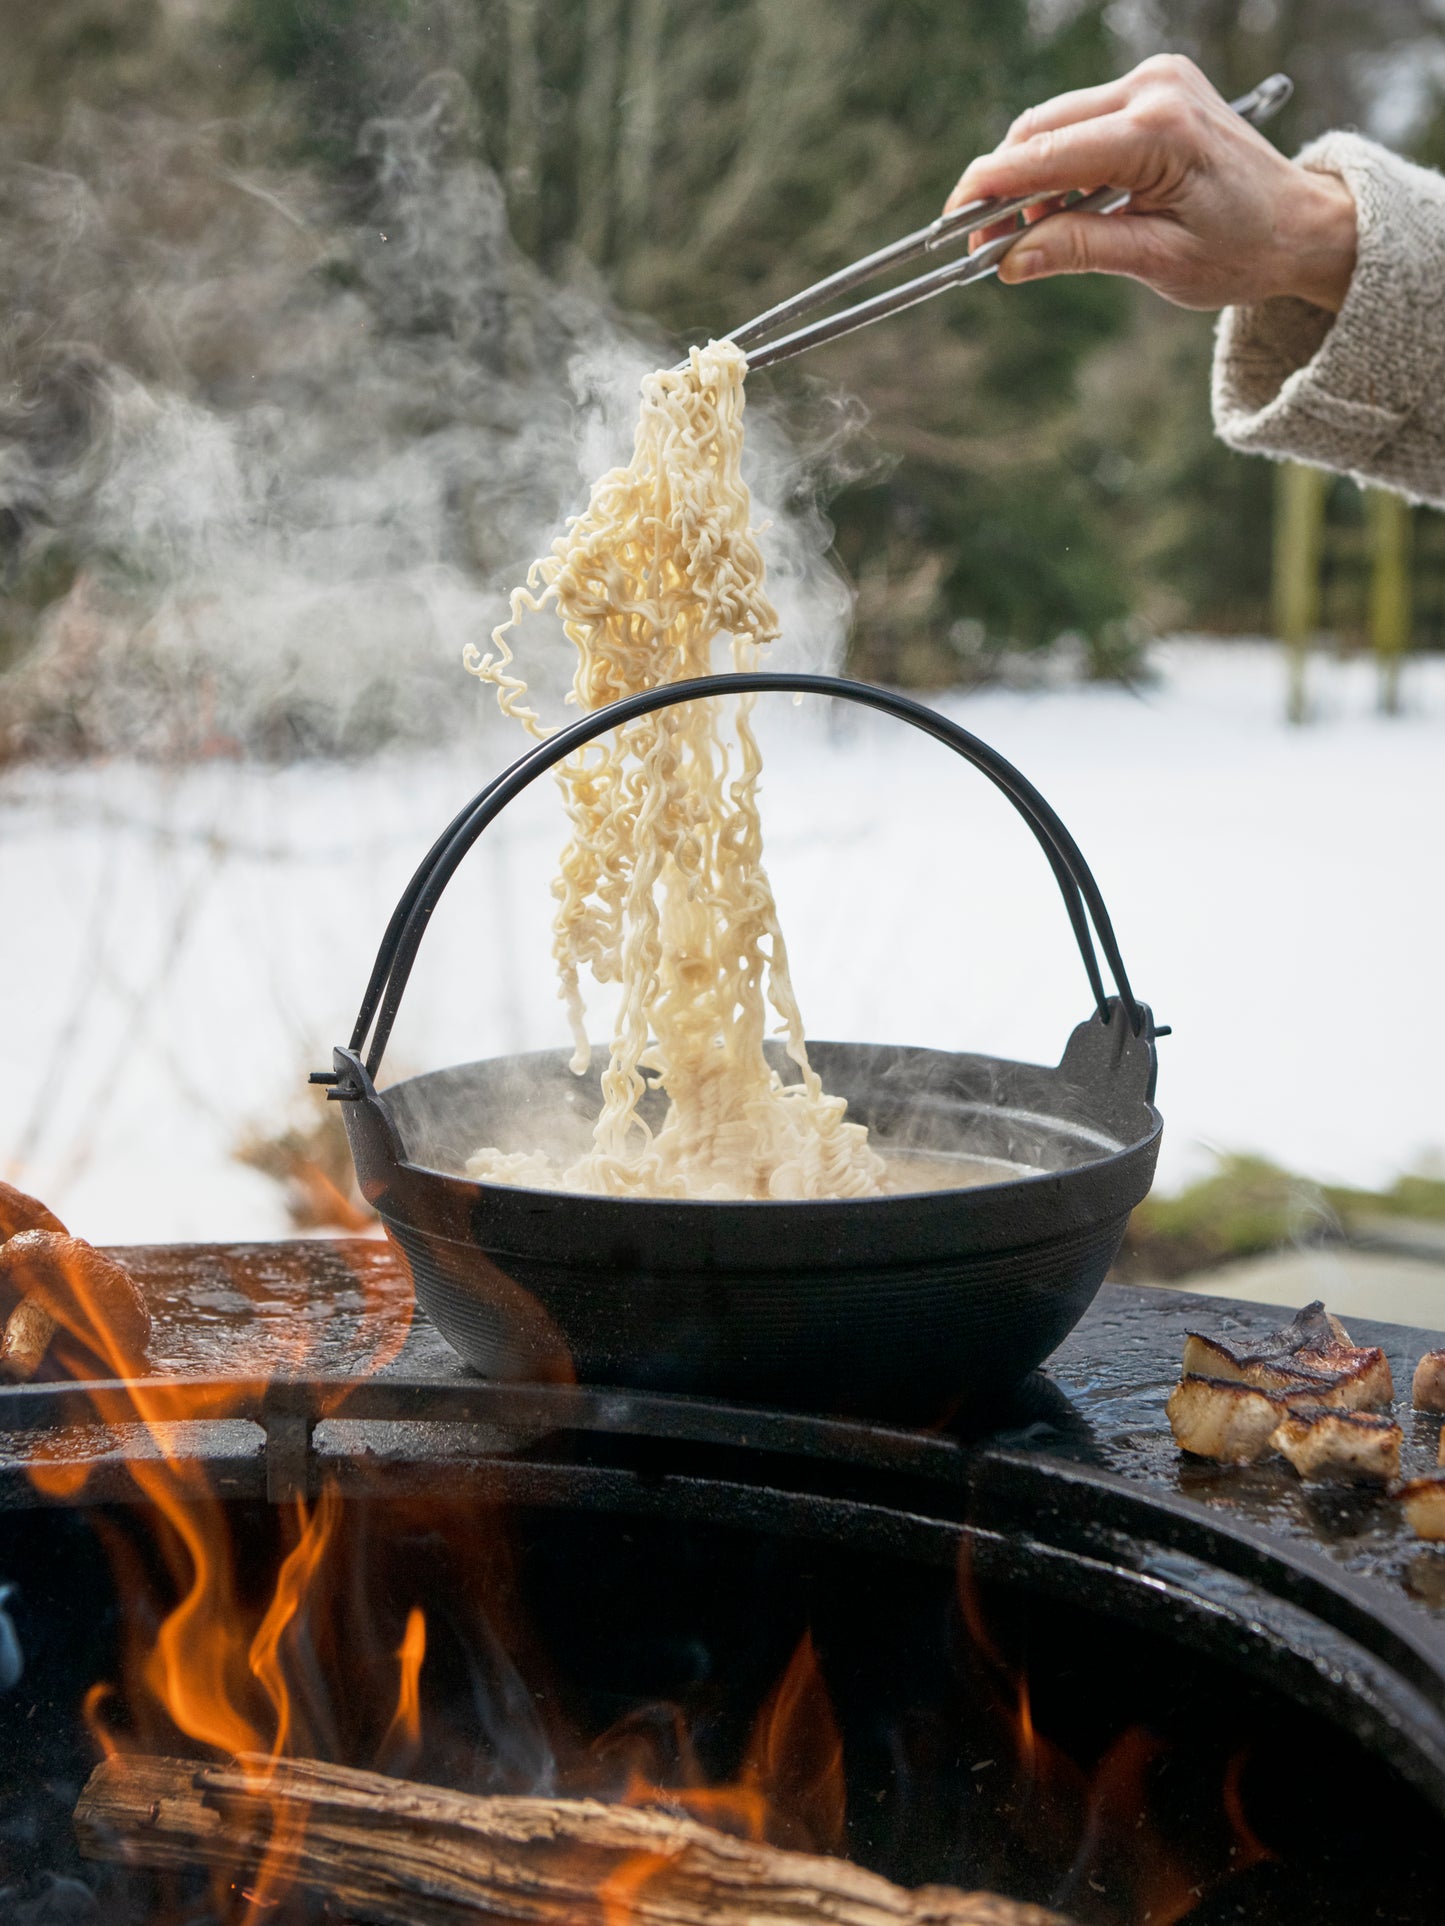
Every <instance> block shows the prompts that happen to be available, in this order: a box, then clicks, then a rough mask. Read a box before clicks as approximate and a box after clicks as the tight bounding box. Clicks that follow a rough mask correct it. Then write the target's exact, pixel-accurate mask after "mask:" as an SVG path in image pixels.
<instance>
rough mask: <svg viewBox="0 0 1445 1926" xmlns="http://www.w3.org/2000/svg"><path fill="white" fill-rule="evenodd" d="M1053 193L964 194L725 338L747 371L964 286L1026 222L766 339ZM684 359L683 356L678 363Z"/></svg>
mask: <svg viewBox="0 0 1445 1926" xmlns="http://www.w3.org/2000/svg"><path fill="white" fill-rule="evenodd" d="M1293 92H1294V82H1293V81H1292V80H1291V79H1290V78H1289V76H1288V74H1271V75H1270V77H1269V79H1268V80H1262V81H1261V82H1260V83H1259V85H1258V86H1257V87H1255V88H1253V89H1252V90H1251V91H1250V92H1249V93H1247V94H1242V95H1241V96H1240V98H1239V99H1238V100H1235V101H1231V102H1230V105H1231V106H1232V107H1233V109H1234V111H1235V113H1237V114H1239V115H1240V116H1241V117H1242V118H1243V119H1245V120H1247V121H1249V122H1250V123H1251V125H1253V126H1255V127H1258V126H1260V125H1261V124H1262V123H1263V122H1264V121H1267V120H1270V119H1272V118H1273V117H1274V115H1275V114H1277V113H1278V112H1279V110H1280V108H1281V107H1283V106H1284V104H1285V102H1286V101H1287V100H1288V99H1289V97H1290V95H1291V94H1292V93H1293ZM1057 199H1058V195H1057V194H1054V193H1050V194H1023V195H1019V196H1018V197H1017V198H1016V199H1014V200H983V201H969V202H967V203H965V205H964V206H962V207H956V208H954V210H953V212H952V213H951V214H940V215H939V217H938V219H937V220H936V221H930V222H929V224H928V226H927V227H920V228H919V229H918V230H917V231H916V232H915V233H913V234H905V235H904V236H903V238H902V239H901V240H898V241H892V242H890V243H889V245H888V246H887V247H880V248H879V249H877V251H876V252H875V253H872V254H865V255H864V256H863V258H862V260H860V261H854V262H853V263H852V265H851V266H849V267H844V268H839V269H838V271H837V273H836V274H829V275H825V276H824V278H823V279H822V280H821V281H815V282H814V283H813V285H812V286H811V287H810V288H804V289H803V291H802V293H801V294H794V295H792V296H791V297H790V298H789V299H788V300H786V301H780V302H779V303H778V304H777V306H776V307H772V308H769V309H768V310H767V312H766V314H760V315H757V316H756V317H755V318H754V319H753V320H751V321H746V322H744V323H743V325H742V327H740V328H734V329H732V331H731V332H730V333H729V334H728V335H727V336H726V337H725V338H726V339H727V340H729V341H731V342H733V343H734V344H735V345H736V346H737V347H739V348H742V349H744V350H745V351H746V353H747V357H748V369H749V372H751V371H752V370H754V369H757V368H771V367H775V366H776V365H777V363H778V362H780V361H788V360H790V359H791V358H792V356H793V355H795V354H802V352H803V351H804V349H806V348H816V347H819V346H820V345H821V344H822V343H823V342H825V341H837V340H839V339H840V338H841V337H842V336H843V335H845V334H852V333H853V332H854V331H855V330H856V329H858V328H866V327H867V326H868V324H869V323H870V322H872V321H881V320H883V319H884V317H885V316H887V315H890V314H902V313H903V311H904V309H905V308H914V307H917V306H918V304H919V302H920V301H931V300H932V299H933V297H934V296H935V295H936V294H942V293H943V292H944V290H945V289H946V288H961V287H967V286H968V284H969V283H970V282H971V281H983V280H986V279H987V278H988V276H989V275H991V274H993V273H995V272H996V271H997V269H998V264H999V262H1000V261H1001V260H1002V259H1003V257H1004V256H1005V254H1007V253H1008V251H1009V249H1010V248H1012V247H1014V246H1016V245H1017V243H1018V242H1019V241H1020V240H1022V239H1023V236H1024V234H1025V233H1026V232H1027V231H1028V230H1027V229H1026V228H1019V229H1017V230H1016V231H1015V232H1013V233H1010V234H1001V235H999V236H998V237H997V238H996V239H995V240H992V241H986V242H985V243H984V245H983V246H982V247H980V248H978V249H976V250H975V252H974V253H972V254H967V253H966V254H964V255H962V256H961V257H960V258H959V259H957V260H953V261H948V262H946V263H945V264H944V265H943V266H942V267H936V268H930V269H929V271H928V272H927V273H926V274H919V275H916V276H915V277H914V279H913V280H911V281H904V282H903V283H902V284H901V285H900V286H898V287H896V288H889V289H888V290H887V291H886V292H885V293H883V294H875V295H872V296H870V297H869V298H868V299H867V300H866V301H858V302H855V303H854V305H853V306H852V307H851V308H844V309H842V310H841V312H840V313H838V314H831V315H828V316H826V317H825V318H824V319H823V320H820V321H813V322H810V323H809V324H808V325H807V326H806V327H801V328H795V329H793V331H792V332H791V333H785V334H780V335H776V338H775V339H773V340H765V339H764V337H765V336H768V335H773V334H775V331H776V330H777V329H779V328H786V327H787V326H788V324H789V323H791V322H794V321H798V320H800V319H801V318H802V316H804V315H805V314H810V313H811V312H812V311H813V309H814V308H821V307H825V306H826V305H827V304H828V302H830V301H833V300H835V299H836V298H837V297H838V296H839V295H840V294H850V293H851V292H852V291H853V289H854V288H857V287H861V286H862V285H863V283H864V282H865V281H871V280H872V279H873V278H874V276H875V275H879V274H883V273H886V272H887V270H888V269H889V268H894V267H898V266H900V265H901V264H902V263H903V262H904V261H912V260H915V259H916V258H917V257H918V256H919V255H920V254H933V253H935V252H936V251H937V250H938V249H939V248H943V247H949V246H952V245H953V244H954V243H956V242H958V241H966V240H967V239H968V237H969V235H971V234H975V233H977V232H978V230H979V229H980V228H985V227H994V226H996V225H997V224H998V222H1000V221H1007V220H1013V219H1016V218H1017V216H1018V215H1020V214H1022V213H1024V212H1025V210H1026V209H1028V208H1030V207H1036V206H1038V205H1040V204H1041V203H1042V202H1044V201H1053V200H1057ZM1128 200H1129V195H1128V192H1127V190H1125V189H1123V188H1116V187H1100V188H1096V189H1095V190H1094V191H1093V192H1092V193H1081V195H1080V198H1079V199H1078V200H1076V201H1072V202H1070V203H1069V206H1068V211H1069V212H1070V213H1078V214H1115V213H1117V212H1118V211H1119V209H1120V208H1122V207H1124V206H1125V205H1126V204H1127V202H1128ZM1054 211H1055V212H1062V211H1063V210H1061V209H1056V210H1054ZM1039 218H1040V220H1049V219H1051V218H1052V214H1044V215H1041V216H1040V217H1039ZM1035 225H1037V223H1035ZM686 365H687V364H686V362H683V363H681V364H680V368H682V367H686Z"/></svg>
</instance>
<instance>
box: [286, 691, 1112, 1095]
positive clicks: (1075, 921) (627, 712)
mask: <svg viewBox="0 0 1445 1926" xmlns="http://www.w3.org/2000/svg"><path fill="white" fill-rule="evenodd" d="M758 694H783V695H822V696H837V697H839V698H840V699H841V700H843V701H846V702H857V703H859V704H861V705H862V706H863V707H865V708H869V709H877V710H879V711H880V712H881V713H882V714H884V715H889V716H893V717H894V718H895V719H896V720H898V721H900V722H907V723H910V724H911V725H912V726H913V727H914V728H915V729H921V730H922V731H923V733H924V734H925V735H929V736H932V737H934V738H935V740H937V741H939V742H942V743H944V744H945V745H946V746H947V747H948V748H950V749H952V750H954V751H955V752H956V753H957V754H958V755H960V756H962V757H963V758H964V760H965V761H966V762H969V763H972V764H973V766H974V768H975V769H978V770H979V771H980V772H981V773H982V774H983V775H985V776H987V777H988V779H989V781H990V782H992V783H993V784H994V786H995V787H996V788H997V789H999V790H1000V791H1001V792H1002V793H1003V794H1004V795H1005V796H1007V798H1008V799H1009V801H1010V802H1011V803H1012V804H1013V805H1014V807H1015V808H1016V809H1017V810H1018V812H1019V814H1020V815H1021V816H1022V817H1023V818H1024V820H1025V822H1026V823H1027V824H1028V825H1029V828H1030V829H1031V830H1032V831H1033V833H1034V836H1035V838H1036V839H1037V841H1038V843H1039V846H1040V848H1041V849H1042V850H1043V852H1044V854H1045V856H1046V857H1047V858H1048V861H1049V867H1050V868H1051V869H1052V870H1053V873H1054V880H1055V881H1056V882H1057V883H1058V886H1059V890H1060V893H1061V895H1062V896H1063V899H1064V907H1065V909H1066V910H1067V911H1068V914H1069V921H1070V924H1071V925H1072V927H1073V931H1074V937H1075V940H1076V942H1077V943H1078V946H1079V954H1080V955H1081V957H1082V958H1083V961H1084V968H1085V971H1086V972H1087V973H1088V978H1089V987H1090V989H1091V990H1092V991H1093V995H1094V1002H1095V1004H1096V1005H1097V1007H1098V1011H1099V1015H1100V1016H1101V1018H1102V1019H1103V1021H1104V1022H1105V1023H1107V1022H1109V1020H1110V1018H1111V1016H1112V1014H1113V1011H1112V1005H1111V1001H1110V999H1109V997H1108V995H1107V994H1106V992H1105V989H1104V983H1103V978H1102V976H1101V974H1100V971H1099V961H1098V957H1097V955H1096V954H1095V951H1094V943H1093V938H1092V937H1091V935H1090V932H1089V925H1090V923H1091V922H1092V924H1093V927H1094V931H1095V932H1096V933H1097V935H1098V939H1099V946H1100V948H1101V949H1102V950H1103V952H1104V956H1105V958H1106V960H1107V962H1108V965H1109V971H1110V974H1111V975H1112V977H1113V979H1114V983H1115V985H1116V987H1117V989H1118V992H1119V1001H1120V1003H1121V1004H1122V1006H1123V1009H1124V1013H1125V1015H1126V1016H1127V1017H1128V1019H1129V1024H1130V1027H1131V1029H1132V1030H1133V1032H1134V1034H1135V1035H1136V1036H1137V1035H1138V1034H1139V1032H1140V1030H1141V1029H1142V1027H1143V1022H1144V1016H1143V1011H1142V1009H1141V1008H1140V1005H1139V1003H1138V1001H1137V999H1136V998H1135V996H1134V992H1133V990H1132V989H1131V988H1130V985H1129V978H1128V975H1127V973H1126V971H1125V969H1124V962H1123V958H1122V957H1121V956H1120V954H1119V945H1118V943H1117V941H1116V940H1115V937H1114V927H1113V924H1112V923H1111V922H1110V921H1109V912H1108V910H1107V909H1106V908H1105V907H1104V899H1103V897H1102V896H1101V895H1100V893H1099V886H1098V884H1097V883H1096V882H1095V881H1094V878H1093V874H1092V872H1091V871H1090V869H1089V866H1088V864H1087V863H1086V862H1085V861H1084V858H1083V855H1082V853H1081V852H1080V850H1079V846H1078V844H1077V843H1076V842H1075V841H1074V839H1073V837H1072V836H1071V835H1070V834H1069V832H1068V830H1067V829H1065V827H1064V825H1063V823H1062V822H1060V820H1059V818H1058V817H1057V816H1056V815H1055V813H1054V811H1053V809H1052V808H1051V807H1050V806H1049V804H1048V803H1047V802H1045V800H1044V798H1043V797H1042V796H1041V795H1040V794H1039V792H1038V790H1037V789H1035V788H1034V786H1033V784H1032V783H1031V782H1029V780H1028V779H1027V777H1025V776H1024V775H1022V774H1021V773H1020V771H1019V770H1017V769H1015V768H1014V766H1013V764H1012V763H1011V762H1008V761H1007V760H1006V759H1005V758H1004V757H1003V756H1001V755H1000V754H999V753H998V751H997V750H996V749H991V748H990V747H989V745H988V744H987V743H986V742H982V741H980V739H979V738H978V737H977V736H975V735H972V734H971V733H970V732H969V731H968V730H967V729H964V728H962V727H960V725H959V724H958V723H956V722H952V721H950V720H949V718H948V717H947V716H941V715H939V714H938V713H937V711H936V710H933V709H930V708H928V707H927V706H926V705H925V704H923V703H921V702H915V701H913V700H912V698H911V697H909V696H904V695H897V694H895V693H894V692H893V691H892V690H890V689H879V688H875V687H874V686H873V685H872V684H871V683H867V682H852V681H849V680H847V679H846V678H844V677H841V676H828V675H775V674H771V673H768V672H765V671H762V670H755V671H749V672H747V673H740V672H738V671H731V672H729V673H726V674H723V675H706V676H698V677H696V678H694V679H693V680H692V681H689V682H667V683H663V684H662V685H661V686H660V687H658V688H656V689H648V690H645V691H644V692H643V693H642V694H640V695H633V696H624V697H623V698H622V700H621V701H620V702H613V703H609V704H608V706H607V707H606V708H605V709H594V710H593V711H592V712H591V713H590V714H589V715H586V716H583V717H581V718H580V720H578V721H577V722H574V723H572V724H571V725H570V726H569V727H568V728H566V729H559V730H558V732H557V734H556V735H554V736H549V737H548V738H547V740H546V741H545V742H541V743H539V744H538V745H537V747H536V748H535V749H532V750H529V751H528V753H527V754H526V755H525V756H521V757H519V758H518V760H517V761H516V762H514V763H513V764H512V765H511V767H510V768H508V769H505V770H503V771H502V773H501V775H499V776H497V777H495V778H494V779H493V780H492V781H491V782H489V783H488V784H487V786H486V788H485V789H483V790H482V791H481V792H480V793H479V794H478V795H476V796H474V797H473V798H472V800H471V801H470V802H469V803H467V804H466V805H465V807H464V808H462V809H461V810H459V811H458V813H457V814H456V815H455V816H454V817H453V818H452V820H451V822H450V823H448V825H447V827H446V828H445V829H444V830H443V831H442V833H441V835H440V836H438V838H437V840H436V841H435V842H434V843H433V844H432V846H431V848H430V849H429V850H428V851H427V854H426V856H425V857H424V859H423V860H422V862H421V864H420V865H419V866H418V868H417V870H416V873H415V874H414V875H413V877H412V879H411V881H410V882H409V883H408V884H407V886H406V889H405V891H404V892H403V894H402V897H401V900H400V901H399V902H398V904H397V906H396V908H395V910H394V911H393V912H392V916H391V921H390V922H389V923H388V924H387V927H386V934H385V935H384V936H383V937H382V940H381V947H380V949H379V950H378V951H377V955H376V962H375V963H374V964H373V966H372V971H371V978H370V981H369V982H368V983H367V986H366V994H365V995H364V996H363V998H362V1001H361V1009H360V1011H359V1013H358V1015H357V1019H356V1027H355V1029H354V1030H353V1031H352V1034H351V1043H350V1046H349V1047H350V1049H351V1051H352V1053H353V1054H354V1055H357V1056H359V1055H360V1054H361V1051H362V1049H363V1046H364V1045H365V1043H366V1039H367V1036H368V1034H369V1033H371V1048H370V1050H369V1051H368V1052H367V1056H366V1070H367V1073H368V1075H369V1076H371V1077H373V1078H374V1077H375V1076H376V1074H377V1071H378V1070H379V1068H380V1066H381V1059H382V1056H383V1054H384V1052H385V1050H386V1046H387V1043H388V1042H389V1040H390V1038H391V1030H392V1025H393V1024H394V1022H395V1021H396V1014H397V1011H398V1010H399V1009H400V1007H401V999H402V996H403V995H404V993H405V991H406V986H407V982H408V980H409V978H410V976H411V971H412V965H413V964H414V963H415V961H416V954H417V951H418V950H419V949H420V947H421V940H422V937H423V936H424V935H425V933H426V927H427V924H428V923H429V922H430V920H431V916H432V912H433V911H434V910H435V908H436V906H437V904H438V902H440V900H441V896H442V892H443V891H444V890H445V889H446V886H447V884H448V883H449V882H450V881H451V879H452V877H453V876H454V875H455V873H456V871H457V868H458V866H459V865H460V863H461V860H462V858H463V857H464V856H465V855H466V853H467V851H468V850H469V849H470V848H471V846H472V844H473V843H474V842H476V840H477V838H478V837H479V836H480V835H481V833H482V831H483V830H484V829H485V828H486V827H487V826H488V824H489V823H491V822H493V821H494V820H495V819H496V817H498V816H499V815H500V814H501V812H502V811H503V810H504V809H505V808H506V807H507V804H508V803H510V802H512V801H513V800H515V798H516V797H518V796H519V795H521V793H522V791H523V790H524V789H526V788H528V787H529V786H530V785H531V784H532V783H534V782H535V781H536V780H537V778H538V776H540V775H542V774H544V773H545V771H547V770H548V769H551V768H554V767H555V766H556V764H557V763H559V762H562V761H564V760H565V759H566V758H567V757H568V756H570V755H571V754H572V752H573V751H574V750H575V749H580V748H582V747H583V746H584V745H585V744H587V743H589V742H592V741H594V740H595V739H596V738H597V737H598V736H602V735H605V734H606V733H607V732H608V730H609V729H615V728H618V727H620V725H621V724H623V723H626V722H634V721H636V720H637V718H638V717H639V716H645V715H651V714H653V713H654V712H655V711H656V710H659V709H668V708H671V707H672V706H673V705H674V704H675V703H679V702H695V701H699V700H701V699H702V698H704V697H707V696H717V695H758ZM1086 910H1087V914H1086V913H1085V912H1086ZM373 1022H374V1023H375V1026H376V1027H375V1031H374V1033H372V1025H373ZM312 1081H313V1082H314V1083H335V1082H336V1075H335V1073H334V1072H330V1071H318V1072H317V1073H315V1075H314V1076H313V1078H312Z"/></svg>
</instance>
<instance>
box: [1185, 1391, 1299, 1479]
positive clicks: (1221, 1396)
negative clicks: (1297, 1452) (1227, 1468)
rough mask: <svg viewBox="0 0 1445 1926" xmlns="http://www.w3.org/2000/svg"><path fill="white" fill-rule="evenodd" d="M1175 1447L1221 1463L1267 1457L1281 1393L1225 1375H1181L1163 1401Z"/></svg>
mask: <svg viewBox="0 0 1445 1926" xmlns="http://www.w3.org/2000/svg"><path fill="white" fill-rule="evenodd" d="M1164 1408H1165V1410H1166V1412H1167V1413H1168V1416H1169V1429H1170V1430H1171V1431H1172V1432H1173V1433H1174V1442H1175V1443H1176V1444H1177V1445H1178V1446H1179V1448H1180V1450H1181V1451H1192V1452H1193V1454H1194V1456H1195V1457H1196V1458H1214V1459H1217V1460H1218V1462H1219V1463H1220V1464H1222V1465H1252V1464H1257V1463H1258V1461H1259V1460H1260V1459H1261V1458H1267V1457H1268V1456H1269V1454H1270V1453H1271V1451H1273V1450H1274V1446H1273V1445H1272V1444H1271V1443H1270V1439H1271V1438H1272V1437H1273V1436H1274V1433H1275V1431H1276V1430H1277V1428H1278V1426H1279V1422H1280V1420H1281V1418H1283V1417H1284V1415H1285V1414H1286V1412H1287V1410H1288V1408H1289V1407H1288V1406H1287V1405H1286V1404H1285V1401H1284V1399H1283V1398H1280V1397H1271V1395H1270V1394H1269V1392H1267V1391H1257V1390H1255V1388H1254V1387H1253V1386H1252V1385H1248V1384H1240V1383H1239V1382H1238V1381H1237V1380H1234V1379H1225V1378H1181V1379H1180V1380H1179V1382H1178V1384H1176V1385H1175V1387H1174V1389H1173V1390H1172V1391H1171V1392H1170V1394H1169V1402H1168V1404H1167V1405H1166V1406H1165V1407H1164Z"/></svg>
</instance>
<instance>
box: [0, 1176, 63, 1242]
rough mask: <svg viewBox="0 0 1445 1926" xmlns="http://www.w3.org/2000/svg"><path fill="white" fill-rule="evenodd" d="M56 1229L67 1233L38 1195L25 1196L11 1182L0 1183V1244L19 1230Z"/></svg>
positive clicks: (61, 1232) (15, 1234) (60, 1232)
mask: <svg viewBox="0 0 1445 1926" xmlns="http://www.w3.org/2000/svg"><path fill="white" fill-rule="evenodd" d="M33 1230H43V1231H58V1232H59V1234H60V1235H61V1236H62V1237H64V1236H66V1235H67V1232H66V1229H65V1226H64V1224H62V1223H61V1221H60V1219H59V1218H58V1217H57V1216H56V1215H55V1212H54V1211H53V1210H47V1209H46V1208H45V1206H44V1204H42V1203H41V1201H40V1199H39V1198H38V1197H27V1196H26V1194H25V1192H24V1191H23V1190H17V1189H16V1188H15V1186H14V1185H13V1184H0V1244H3V1243H4V1242H5V1241H6V1239H7V1238H11V1237H15V1236H17V1235H18V1234H19V1233H20V1232H21V1231H33Z"/></svg>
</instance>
